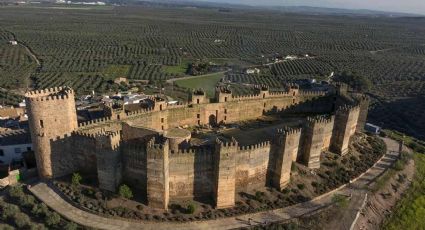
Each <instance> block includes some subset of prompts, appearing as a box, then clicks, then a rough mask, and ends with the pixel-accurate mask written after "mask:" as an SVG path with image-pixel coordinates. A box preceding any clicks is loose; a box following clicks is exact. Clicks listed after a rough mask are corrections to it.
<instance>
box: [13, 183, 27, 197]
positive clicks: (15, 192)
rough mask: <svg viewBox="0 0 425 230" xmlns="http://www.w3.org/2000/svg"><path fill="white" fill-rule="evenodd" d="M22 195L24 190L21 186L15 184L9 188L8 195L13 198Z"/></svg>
mask: <svg viewBox="0 0 425 230" xmlns="http://www.w3.org/2000/svg"><path fill="white" fill-rule="evenodd" d="M23 195H24V190H23V189H22V186H20V185H17V186H13V187H11V188H10V189H9V196H10V197H13V198H19V197H21V196H23Z"/></svg>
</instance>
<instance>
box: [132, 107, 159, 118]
mask: <svg viewBox="0 0 425 230" xmlns="http://www.w3.org/2000/svg"><path fill="white" fill-rule="evenodd" d="M152 111H154V108H153V107H150V108H146V109H140V110H136V111H132V112H127V113H126V115H127V117H128V118H129V117H135V116H138V115H143V114H147V113H150V112H152Z"/></svg>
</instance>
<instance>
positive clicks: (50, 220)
mask: <svg viewBox="0 0 425 230" xmlns="http://www.w3.org/2000/svg"><path fill="white" fill-rule="evenodd" d="M45 221H46V224H47V225H48V226H50V227H52V226H55V225H57V224H59V222H60V221H61V217H60V216H59V214H57V213H56V212H52V213H51V214H50V215H46V218H45Z"/></svg>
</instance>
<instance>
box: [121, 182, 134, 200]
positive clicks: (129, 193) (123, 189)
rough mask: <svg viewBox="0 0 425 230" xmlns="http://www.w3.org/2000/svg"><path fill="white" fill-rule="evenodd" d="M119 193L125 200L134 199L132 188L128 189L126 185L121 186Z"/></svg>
mask: <svg viewBox="0 0 425 230" xmlns="http://www.w3.org/2000/svg"><path fill="white" fill-rule="evenodd" d="M118 193H119V195H120V196H121V197H123V198H126V199H131V198H133V192H132V191H131V189H130V187H128V186H127V185H125V184H123V185H121V186H120V188H119V191H118Z"/></svg>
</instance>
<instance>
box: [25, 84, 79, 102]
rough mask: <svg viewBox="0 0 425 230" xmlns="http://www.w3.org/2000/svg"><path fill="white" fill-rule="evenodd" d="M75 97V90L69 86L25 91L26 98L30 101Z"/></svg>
mask: <svg viewBox="0 0 425 230" xmlns="http://www.w3.org/2000/svg"><path fill="white" fill-rule="evenodd" d="M74 97H75V92H74V90H72V89H71V88H69V87H55V88H49V89H42V90H35V91H29V92H27V93H25V99H26V100H27V101H29V102H31V101H52V100H64V99H70V98H72V99H74Z"/></svg>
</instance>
